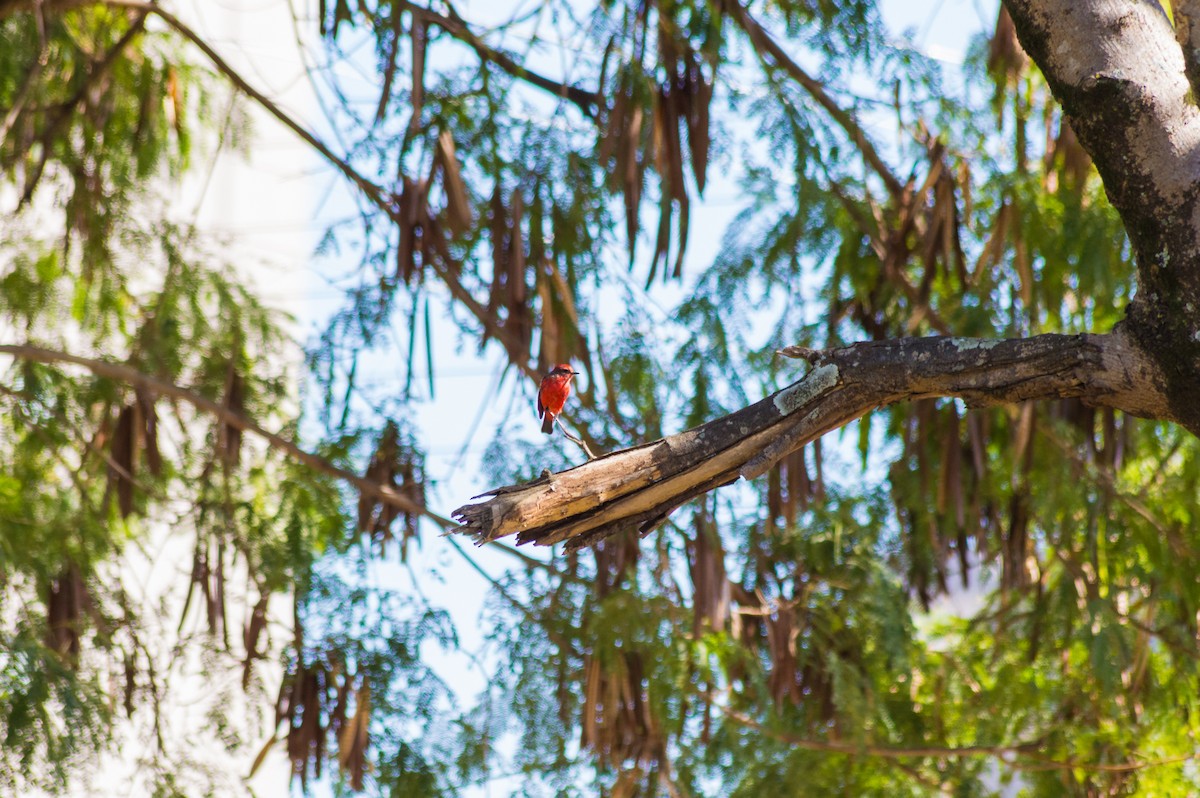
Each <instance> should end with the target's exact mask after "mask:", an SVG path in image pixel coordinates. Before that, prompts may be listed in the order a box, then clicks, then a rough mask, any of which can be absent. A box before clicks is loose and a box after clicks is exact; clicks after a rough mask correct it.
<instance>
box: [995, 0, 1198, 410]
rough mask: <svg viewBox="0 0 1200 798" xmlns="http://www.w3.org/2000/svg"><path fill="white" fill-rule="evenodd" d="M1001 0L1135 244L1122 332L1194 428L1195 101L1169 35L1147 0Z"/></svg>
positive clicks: (1181, 58) (1163, 18) (1158, 9)
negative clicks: (1133, 291) (1132, 285)
mask: <svg viewBox="0 0 1200 798" xmlns="http://www.w3.org/2000/svg"><path fill="white" fill-rule="evenodd" d="M1004 4H1005V6H1006V7H1007V8H1008V11H1009V13H1010V15H1011V16H1012V19H1013V23H1014V25H1015V26H1016V30H1017V36H1018V38H1019V39H1020V42H1021V46H1022V47H1023V48H1024V49H1025V51H1026V52H1027V53H1028V54H1029V56H1030V57H1031V58H1032V59H1033V60H1034V61H1035V62H1036V63H1037V65H1038V66H1039V67H1040V68H1041V70H1042V72H1043V74H1045V76H1046V80H1047V83H1048V84H1049V86H1050V89H1051V91H1052V92H1053V93H1054V96H1055V98H1056V99H1057V100H1058V101H1059V102H1060V103H1062V106H1063V110H1064V111H1065V112H1066V114H1067V116H1068V117H1069V120H1070V123H1071V127H1072V128H1073V129H1074V130H1075V132H1076V134H1077V135H1078V137H1079V141H1080V143H1081V144H1082V145H1083V147H1084V149H1085V150H1087V152H1088V154H1089V155H1090V156H1091V157H1092V160H1093V161H1095V163H1096V168H1097V169H1098V170H1099V172H1100V177H1101V178H1102V179H1103V180H1104V187H1105V190H1106V191H1107V192H1108V196H1109V199H1110V200H1111V201H1112V204H1113V206H1114V207H1115V208H1116V209H1117V211H1118V212H1119V213H1120V214H1121V219H1122V220H1123V221H1124V223H1125V229H1126V231H1127V232H1128V233H1129V238H1130V241H1131V242H1132V243H1133V249H1134V253H1135V256H1136V259H1137V267H1138V292H1137V295H1136V296H1135V297H1134V299H1133V301H1132V302H1131V303H1130V306H1129V311H1128V332H1129V335H1130V338H1131V340H1132V341H1134V342H1135V343H1136V344H1137V345H1138V346H1140V347H1141V348H1142V349H1143V350H1144V351H1145V353H1146V354H1147V356H1149V357H1150V358H1152V359H1154V360H1156V361H1157V363H1158V368H1159V369H1160V370H1161V372H1162V373H1163V375H1164V377H1165V378H1166V380H1167V387H1168V399H1169V400H1170V404H1171V412H1172V414H1173V415H1174V417H1175V418H1177V419H1178V420H1179V421H1180V423H1182V424H1183V425H1184V426H1185V427H1187V428H1188V429H1189V430H1190V431H1192V432H1193V433H1195V434H1200V402H1198V401H1196V397H1197V396H1200V108H1198V107H1197V105H1196V101H1195V96H1194V94H1193V92H1192V86H1191V85H1190V84H1189V83H1188V80H1187V76H1186V73H1187V64H1186V61H1185V58H1184V53H1183V51H1181V48H1180V47H1179V44H1178V43H1177V42H1176V40H1175V30H1174V29H1173V28H1172V26H1171V22H1170V20H1169V19H1168V18H1167V15H1166V13H1165V12H1164V11H1163V9H1162V6H1160V5H1159V4H1158V3H1157V2H1152V0H1140V1H1139V2H1130V0H1080V1H1079V2H1069V3H1067V2H1062V0H1004ZM1185 5H1187V6H1188V8H1189V9H1190V4H1185ZM1185 15H1186V14H1185ZM1181 24H1182V25H1184V26H1185V27H1188V26H1190V25H1191V24H1192V23H1190V22H1188V21H1186V20H1181ZM1188 36H1189V39H1188V41H1189V42H1191V44H1190V46H1189V51H1188V57H1189V58H1191V57H1192V56H1193V55H1194V53H1193V52H1192V50H1191V47H1194V46H1195V44H1196V42H1192V41H1191V39H1190V32H1189V33H1188Z"/></svg>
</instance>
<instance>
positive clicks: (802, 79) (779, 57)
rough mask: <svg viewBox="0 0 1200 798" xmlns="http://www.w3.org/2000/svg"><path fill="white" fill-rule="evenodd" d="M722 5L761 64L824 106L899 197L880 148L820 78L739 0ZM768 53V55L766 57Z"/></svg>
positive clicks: (897, 182)
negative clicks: (795, 58) (780, 72)
mask: <svg viewBox="0 0 1200 798" xmlns="http://www.w3.org/2000/svg"><path fill="white" fill-rule="evenodd" d="M722 5H723V6H724V8H725V9H726V10H727V11H728V12H729V15H730V16H731V17H733V20H734V21H735V22H736V23H737V25H738V27H739V28H741V29H742V30H743V31H744V32H745V34H746V36H747V37H748V38H749V39H750V44H751V45H752V46H753V47H754V51H755V52H756V53H757V54H758V57H759V58H760V59H761V60H762V61H763V62H764V64H765V65H767V66H774V67H777V68H779V69H782V70H783V71H784V72H786V73H787V74H788V75H790V76H791V77H792V79H793V80H795V81H796V82H797V83H799V84H800V86H801V88H803V89H804V90H805V91H806V92H808V94H809V96H811V97H812V98H813V99H814V100H816V101H817V104H818V105H820V106H821V107H822V108H824V109H825V111H826V113H828V114H829V116H830V117H831V118H832V119H833V121H834V122H836V123H837V124H838V125H839V126H840V127H841V128H842V130H844V131H846V133H847V134H849V136H850V140H851V141H853V142H854V144H855V146H856V147H858V150H859V152H861V153H862V156H863V160H865V161H866V162H867V165H868V166H870V167H871V169H872V171H874V172H875V174H876V175H878V176H879V179H880V180H882V181H883V183H884V185H885V186H887V190H888V193H889V194H891V195H892V196H893V197H899V196H900V194H901V192H903V191H904V186H903V184H902V183H901V182H900V180H899V179H898V178H897V177H896V176H895V175H894V174H892V170H891V168H889V167H888V165H887V163H886V162H885V161H884V160H883V158H882V156H880V155H879V151H878V150H876V149H875V145H874V144H873V143H872V142H871V140H870V139H869V138H867V134H866V133H865V132H864V131H863V129H862V125H860V124H859V123H858V120H857V119H855V118H854V116H853V115H852V114H850V113H848V112H847V111H846V110H845V109H843V108H842V107H841V106H840V105H838V104H837V103H836V102H835V101H834V99H833V98H832V97H830V96H829V93H828V92H827V91H825V87H824V86H823V85H821V82H820V81H818V80H817V79H816V78H814V77H813V76H812V75H809V74H808V72H806V71H805V70H804V68H803V67H801V66H800V65H799V64H797V63H796V62H795V61H793V60H792V58H791V57H790V56H789V55H788V54H787V53H786V52H784V50H783V48H782V47H780V46H779V43H778V42H776V41H775V40H774V39H773V38H772V37H771V34H769V33H767V31H766V30H765V29H764V28H763V26H762V25H760V24H758V21H757V20H755V19H754V18H753V17H752V16H750V12H748V11H747V10H746V9H745V8H744V7H743V6H742V4H741V2H739V0H722ZM768 56H769V57H770V58H769V59H768Z"/></svg>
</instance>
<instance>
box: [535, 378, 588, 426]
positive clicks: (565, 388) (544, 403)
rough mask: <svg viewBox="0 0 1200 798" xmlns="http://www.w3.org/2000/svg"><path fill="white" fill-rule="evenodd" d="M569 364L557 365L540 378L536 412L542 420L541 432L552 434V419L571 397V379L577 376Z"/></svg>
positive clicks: (556, 416)
mask: <svg viewBox="0 0 1200 798" xmlns="http://www.w3.org/2000/svg"><path fill="white" fill-rule="evenodd" d="M578 373H579V372H578V371H575V370H573V369H572V368H571V364H570V363H559V364H558V365H557V366H555V367H554V370H553V371H551V372H550V373H549V374H547V375H546V376H545V377H542V384H541V385H540V386H539V387H538V396H537V411H538V418H540V419H542V432H544V433H546V434H547V435H553V434H554V419H556V418H558V414H559V413H561V412H562V409H563V405H564V404H566V402H567V397H568V396H570V395H571V378H572V377H574V376H575V375H576V374H578Z"/></svg>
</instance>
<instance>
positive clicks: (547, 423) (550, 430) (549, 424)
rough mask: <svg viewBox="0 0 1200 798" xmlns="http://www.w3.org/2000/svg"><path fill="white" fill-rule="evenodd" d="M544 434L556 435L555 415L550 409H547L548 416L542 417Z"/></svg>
mask: <svg viewBox="0 0 1200 798" xmlns="http://www.w3.org/2000/svg"><path fill="white" fill-rule="evenodd" d="M542 432H544V433H546V434H547V435H553V434H554V414H553V413H551V412H550V410H549V409H547V410H546V414H545V415H544V416H542Z"/></svg>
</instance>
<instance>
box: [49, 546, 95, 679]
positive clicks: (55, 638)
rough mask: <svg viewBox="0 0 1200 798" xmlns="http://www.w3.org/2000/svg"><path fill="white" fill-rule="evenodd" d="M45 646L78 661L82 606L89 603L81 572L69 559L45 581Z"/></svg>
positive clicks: (64, 656) (68, 659)
mask: <svg viewBox="0 0 1200 798" xmlns="http://www.w3.org/2000/svg"><path fill="white" fill-rule="evenodd" d="M45 603H46V647H47V648H49V649H50V650H51V651H54V652H55V653H57V654H58V655H59V656H60V657H62V658H63V659H64V660H66V662H67V663H68V664H69V665H70V666H71V667H75V666H76V665H77V664H78V661H79V652H80V639H81V634H82V631H83V616H84V612H85V609H86V608H87V607H88V606H89V605H90V604H91V598H90V597H89V595H88V588H87V584H86V583H85V582H84V580H83V574H82V572H81V571H80V570H79V566H77V565H76V564H75V563H73V562H69V563H68V564H67V565H66V566H64V567H63V569H62V570H61V571H60V572H59V575H58V576H57V577H55V578H54V579H52V580H50V582H49V584H48V585H46V593H45Z"/></svg>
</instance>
